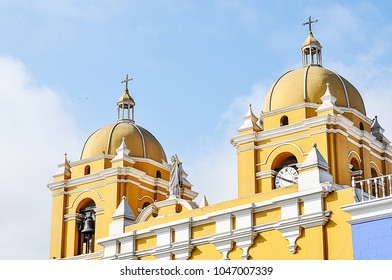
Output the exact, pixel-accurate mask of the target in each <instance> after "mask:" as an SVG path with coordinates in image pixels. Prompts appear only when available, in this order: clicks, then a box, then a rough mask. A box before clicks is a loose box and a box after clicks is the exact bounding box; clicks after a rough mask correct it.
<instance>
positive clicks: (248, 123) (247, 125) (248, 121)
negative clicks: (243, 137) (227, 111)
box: [238, 104, 261, 132]
mask: <svg viewBox="0 0 392 280" xmlns="http://www.w3.org/2000/svg"><path fill="white" fill-rule="evenodd" d="M243 120H244V122H243V123H242V125H241V126H240V128H238V132H241V131H245V130H249V129H252V130H253V131H261V127H260V126H259V125H258V124H257V121H258V119H257V117H256V116H255V115H254V114H253V111H252V105H251V104H249V108H248V111H247V113H246V114H245V116H243Z"/></svg>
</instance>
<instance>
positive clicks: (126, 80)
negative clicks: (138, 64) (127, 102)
mask: <svg viewBox="0 0 392 280" xmlns="http://www.w3.org/2000/svg"><path fill="white" fill-rule="evenodd" d="M132 80H133V78H128V74H127V75H126V76H125V80H123V81H121V83H125V89H126V90H128V82H129V81H132Z"/></svg>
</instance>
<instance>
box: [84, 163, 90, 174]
mask: <svg viewBox="0 0 392 280" xmlns="http://www.w3.org/2000/svg"><path fill="white" fill-rule="evenodd" d="M88 174H90V165H86V167H85V168H84V175H88Z"/></svg>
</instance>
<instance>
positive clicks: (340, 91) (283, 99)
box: [263, 65, 366, 115]
mask: <svg viewBox="0 0 392 280" xmlns="http://www.w3.org/2000/svg"><path fill="white" fill-rule="evenodd" d="M327 83H329V84H330V90H331V93H332V95H333V96H335V97H336V99H337V100H336V103H335V104H336V106H338V107H346V108H353V109H356V110H358V111H359V112H361V113H362V114H364V115H366V110H365V105H364V103H363V100H362V97H361V95H360V94H359V92H358V90H357V89H356V88H355V87H354V86H353V85H352V84H351V83H350V82H348V81H347V80H346V79H344V78H343V77H342V76H340V75H339V74H336V73H335V72H333V71H331V70H328V69H325V68H323V67H321V66H319V65H308V66H306V67H303V68H300V69H296V70H292V71H289V72H287V73H285V74H284V75H283V76H281V77H280V78H279V79H278V80H277V81H276V82H275V83H274V84H273V85H272V87H271V88H270V90H269V91H268V93H267V96H266V98H265V101H264V108H263V112H269V111H273V110H277V109H281V108H286V107H289V106H292V105H296V104H300V103H304V102H308V103H316V104H321V103H322V101H321V97H322V96H323V95H324V93H325V91H326V84H327Z"/></svg>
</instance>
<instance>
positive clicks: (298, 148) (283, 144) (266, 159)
mask: <svg viewBox="0 0 392 280" xmlns="http://www.w3.org/2000/svg"><path fill="white" fill-rule="evenodd" d="M290 140H291V139H289V140H288V141H290ZM286 145H290V146H293V147H294V148H296V149H297V150H298V151H299V152H300V153H301V155H302V156H306V155H307V153H304V152H303V151H302V149H301V148H300V147H299V146H298V145H296V144H294V143H290V142H287V143H286V141H285V142H284V143H282V144H278V145H277V146H276V147H274V148H273V149H272V150H271V151H269V153H268V154H267V156H266V157H265V160H264V161H263V162H260V163H256V166H260V165H264V164H266V163H267V162H268V159H269V157H270V155H271V154H272V153H273V152H274V151H275V150H276V149H278V148H280V147H282V146H286Z"/></svg>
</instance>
